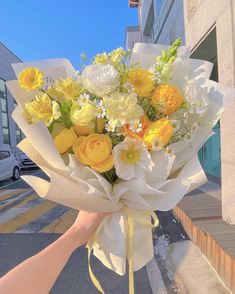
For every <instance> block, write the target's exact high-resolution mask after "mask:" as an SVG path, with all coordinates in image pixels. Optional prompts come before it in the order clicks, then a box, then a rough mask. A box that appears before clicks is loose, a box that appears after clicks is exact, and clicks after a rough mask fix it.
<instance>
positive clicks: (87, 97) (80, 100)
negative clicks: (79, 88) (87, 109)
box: [78, 93, 90, 106]
mask: <svg viewBox="0 0 235 294" xmlns="http://www.w3.org/2000/svg"><path fill="white" fill-rule="evenodd" d="M88 101H90V95H89V94H86V93H84V94H81V95H80V96H79V97H78V103H79V104H80V105H81V106H84V105H85V104H87V102H88Z"/></svg>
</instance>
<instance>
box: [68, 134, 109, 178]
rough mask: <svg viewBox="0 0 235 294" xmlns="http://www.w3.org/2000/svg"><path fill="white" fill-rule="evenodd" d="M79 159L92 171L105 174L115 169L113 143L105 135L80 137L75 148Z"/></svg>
mask: <svg viewBox="0 0 235 294" xmlns="http://www.w3.org/2000/svg"><path fill="white" fill-rule="evenodd" d="M73 150H74V153H75V156H76V157H77V159H78V160H79V161H80V162H81V163H83V164H85V165H89V166H90V167H91V168H92V169H94V170H96V171H98V172H100V173H103V172H106V171H108V170H110V169H111V168H112V167H113V156H112V141H111V139H110V138H109V136H107V135H105V134H91V135H89V136H87V137H80V138H79V139H78V140H76V141H75V143H74V147H73Z"/></svg>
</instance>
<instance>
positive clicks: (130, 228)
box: [86, 206, 159, 294]
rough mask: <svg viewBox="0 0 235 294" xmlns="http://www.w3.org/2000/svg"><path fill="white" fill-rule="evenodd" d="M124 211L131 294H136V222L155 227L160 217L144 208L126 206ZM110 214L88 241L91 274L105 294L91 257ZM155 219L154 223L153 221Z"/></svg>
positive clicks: (101, 291)
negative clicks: (93, 267)
mask: <svg viewBox="0 0 235 294" xmlns="http://www.w3.org/2000/svg"><path fill="white" fill-rule="evenodd" d="M123 211H124V222H125V227H126V240H127V247H126V251H127V252H126V256H127V260H128V263H129V294H135V286H134V267H133V255H134V254H133V243H134V230H135V223H139V224H140V225H141V226H143V227H145V228H155V227H157V226H158V225H159V221H158V218H157V216H156V214H155V213H154V212H153V211H143V210H133V209H130V208H128V207H126V206H124V207H123ZM109 217H110V216H107V217H105V218H104V219H103V221H102V222H101V224H100V225H99V227H98V228H97V230H96V231H95V233H94V234H93V235H92V236H91V238H90V239H89V241H88V242H87V245H86V247H87V249H88V269H89V275H90V278H91V280H92V282H93V284H94V286H95V287H96V288H97V290H99V291H100V293H102V294H104V290H103V288H102V287H101V285H100V282H99V281H98V279H97V278H96V276H95V275H94V273H93V271H92V269H91V265H90V259H91V253H92V248H93V246H94V244H95V241H94V240H95V237H96V236H97V234H98V232H99V230H100V229H101V227H102V226H103V224H104V223H105V221H106V220H107V219H108V218H109ZM152 219H153V223H152Z"/></svg>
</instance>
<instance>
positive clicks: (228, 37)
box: [129, 0, 235, 293]
mask: <svg viewBox="0 0 235 294" xmlns="http://www.w3.org/2000/svg"><path fill="white" fill-rule="evenodd" d="M129 7H138V13H139V26H140V35H141V41H142V42H147V43H148V42H150V43H159V44H171V43H172V42H173V41H174V40H175V39H176V38H177V37H181V38H182V41H183V44H184V45H186V46H189V47H190V48H191V57H192V58H196V59H203V60H207V61H210V62H212V63H214V68H213V72H212V74H211V77H210V78H211V79H212V80H215V81H218V82H220V83H221V84H223V85H225V86H231V87H235V0H217V1H215V0H129ZM214 131H215V135H214V136H213V137H211V138H210V139H209V140H208V141H207V142H206V144H205V145H204V146H203V147H202V148H201V150H200V151H199V158H200V160H201V163H202V165H203V168H204V169H205V171H206V173H207V175H208V176H209V179H213V181H214V182H213V183H215V182H217V183H219V182H220V179H219V178H221V184H222V185H221V191H222V193H220V192H221V191H220V188H218V187H220V186H219V185H216V184H214V186H213V183H212V182H209V183H210V184H209V186H207V188H206V189H207V190H204V191H203V193H202V194H201V196H199V195H198V197H197V196H196V194H195V196H192V197H189V198H188V200H186V199H183V201H182V202H181V203H180V204H179V205H178V206H177V207H176V208H175V209H174V212H175V214H176V215H177V217H178V218H179V219H180V220H181V222H182V224H183V226H184V228H185V230H186V232H187V233H188V235H189V236H190V238H191V239H192V241H193V242H194V243H195V244H197V246H198V247H199V248H200V250H201V251H202V252H203V253H204V254H205V255H206V256H207V258H208V260H209V261H210V262H211V264H212V265H213V266H214V268H215V270H216V271H217V273H218V274H219V276H220V277H221V279H222V280H223V281H224V282H225V284H226V286H227V287H228V288H229V289H230V290H231V291H232V293H235V251H234V248H235V238H234V236H235V235H234V234H235V196H234V195H235V185H234V179H235V103H234V104H233V105H231V107H230V108H229V109H227V111H226V112H225V113H224V114H223V116H222V118H221V120H220V122H219V123H218V124H217V125H216V126H215V128H214ZM210 185H211V186H210ZM213 187H217V188H216V189H214V190H213ZM209 193H210V194H209ZM221 194H222V195H221ZM215 195H216V197H217V198H216V197H215ZM220 195H221V196H222V197H221V201H220ZM200 201H201V203H200ZM186 203H187V204H186ZM202 203H203V204H202ZM190 207H191V208H190ZM190 209H192V211H191V210H190ZM221 214H222V217H221ZM212 244H213V246H212Z"/></svg>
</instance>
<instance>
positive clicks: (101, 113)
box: [95, 100, 106, 118]
mask: <svg viewBox="0 0 235 294" xmlns="http://www.w3.org/2000/svg"><path fill="white" fill-rule="evenodd" d="M95 115H96V117H97V118H104V117H105V115H106V109H105V107H104V105H103V101H102V100H99V101H96V108H95Z"/></svg>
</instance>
